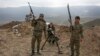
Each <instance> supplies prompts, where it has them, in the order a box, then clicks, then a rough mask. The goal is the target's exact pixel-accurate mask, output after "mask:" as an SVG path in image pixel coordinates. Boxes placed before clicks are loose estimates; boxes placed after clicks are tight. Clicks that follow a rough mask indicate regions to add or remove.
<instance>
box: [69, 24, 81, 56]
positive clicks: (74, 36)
mask: <svg viewBox="0 0 100 56" xmlns="http://www.w3.org/2000/svg"><path fill="white" fill-rule="evenodd" d="M82 33H83V29H82V25H81V24H78V25H74V26H72V32H71V39H70V46H71V56H74V52H75V53H76V56H79V54H80V53H79V49H80V38H81V37H83V34H82Z"/></svg>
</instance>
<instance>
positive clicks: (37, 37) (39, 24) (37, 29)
mask: <svg viewBox="0 0 100 56" xmlns="http://www.w3.org/2000/svg"><path fill="white" fill-rule="evenodd" d="M40 16H41V15H40ZM32 26H33V27H34V30H33V38H32V43H31V44H32V53H33V54H34V49H35V42H36V41H37V53H39V50H40V42H41V37H42V32H43V31H44V32H46V22H45V20H44V19H40V18H39V19H37V20H32Z"/></svg>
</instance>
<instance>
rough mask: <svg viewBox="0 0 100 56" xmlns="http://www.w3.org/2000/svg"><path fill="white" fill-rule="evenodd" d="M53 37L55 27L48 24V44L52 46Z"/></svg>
mask: <svg viewBox="0 0 100 56" xmlns="http://www.w3.org/2000/svg"><path fill="white" fill-rule="evenodd" d="M54 35H55V27H54V25H53V23H50V24H49V25H48V38H49V39H48V42H49V43H50V44H54V37H55V36H54Z"/></svg>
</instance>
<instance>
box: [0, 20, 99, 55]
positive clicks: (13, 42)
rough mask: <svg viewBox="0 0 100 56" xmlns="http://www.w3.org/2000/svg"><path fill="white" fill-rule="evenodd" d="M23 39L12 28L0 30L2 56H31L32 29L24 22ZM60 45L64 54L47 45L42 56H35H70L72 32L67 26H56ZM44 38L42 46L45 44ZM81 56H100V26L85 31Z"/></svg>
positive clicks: (53, 46)
mask: <svg viewBox="0 0 100 56" xmlns="http://www.w3.org/2000/svg"><path fill="white" fill-rule="evenodd" d="M19 30H20V32H21V33H22V36H21V37H18V36H16V35H15V34H14V33H13V32H12V30H11V28H10V29H7V28H6V29H0V56H30V54H31V38H32V27H31V26H30V23H26V22H23V23H21V26H20V29H19ZM56 33H57V35H58V36H59V38H60V40H59V45H60V48H61V50H62V52H63V54H58V53H57V52H58V50H57V47H56V45H49V44H48V43H47V44H46V45H45V47H44V50H41V53H42V55H37V54H36V55H35V56H70V48H69V42H70V41H69V40H70V32H69V31H68V27H66V26H58V25H56ZM44 41H45V39H44V37H43V39H42V42H41V45H42V44H43V43H44ZM80 56H100V26H96V27H94V28H88V29H84V39H83V41H82V42H81V48H80Z"/></svg>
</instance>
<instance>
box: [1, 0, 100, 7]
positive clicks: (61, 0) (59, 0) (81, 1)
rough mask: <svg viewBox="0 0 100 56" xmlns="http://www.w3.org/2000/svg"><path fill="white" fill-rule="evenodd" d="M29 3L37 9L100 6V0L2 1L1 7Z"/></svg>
mask: <svg viewBox="0 0 100 56" xmlns="http://www.w3.org/2000/svg"><path fill="white" fill-rule="evenodd" d="M27 2H30V3H31V5H32V6H36V7H64V6H66V5H67V3H69V4H70V5H71V6H80V5H82V6H83V5H85V6H86V5H96V6H100V0H0V7H19V6H27Z"/></svg>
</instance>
